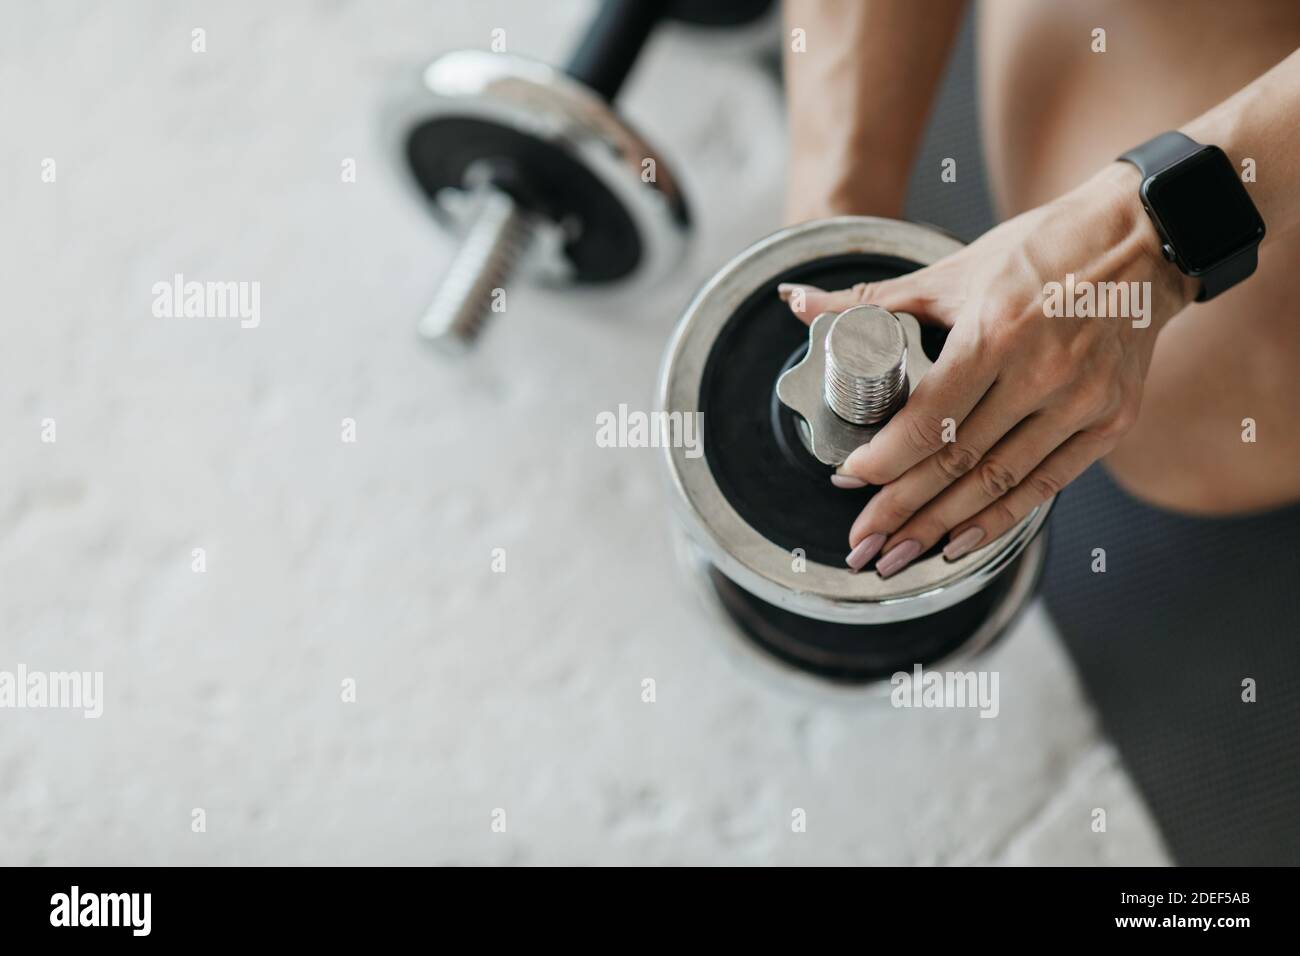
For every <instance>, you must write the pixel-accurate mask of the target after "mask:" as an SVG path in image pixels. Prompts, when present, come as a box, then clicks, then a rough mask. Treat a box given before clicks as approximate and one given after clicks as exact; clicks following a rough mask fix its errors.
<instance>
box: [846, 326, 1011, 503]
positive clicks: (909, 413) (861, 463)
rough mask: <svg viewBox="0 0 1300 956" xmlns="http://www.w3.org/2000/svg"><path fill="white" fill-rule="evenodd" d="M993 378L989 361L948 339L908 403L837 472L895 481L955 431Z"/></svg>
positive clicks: (868, 480)
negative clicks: (947, 342) (947, 343)
mask: <svg viewBox="0 0 1300 956" xmlns="http://www.w3.org/2000/svg"><path fill="white" fill-rule="evenodd" d="M956 334H957V333H954V335H956ZM954 346H957V347H954ZM996 378H997V369H996V367H995V366H994V364H993V363H992V362H991V361H989V360H987V359H986V358H981V357H980V355H979V352H978V351H977V350H976V349H973V348H962V347H960V346H959V344H958V343H957V342H954V341H952V340H951V339H950V340H949V345H948V346H947V347H945V348H944V350H943V352H942V353H941V354H940V355H939V361H937V362H936V363H935V364H934V367H933V368H931V369H930V371H929V372H927V373H926V375H925V377H924V378H923V379H921V381H920V383H919V384H918V385H917V387H916V391H914V392H913V393H912V394H911V395H910V396H909V397H908V399H907V403H906V404H905V405H904V406H903V407H902V408H901V409H899V411H898V412H897V413H896V414H895V415H894V417H893V418H891V419H890V420H889V422H888V423H887V424H886V425H885V427H884V428H882V429H881V430H880V431H879V432H878V433H877V434H876V437H874V438H872V439H871V441H869V442H868V443H867V444H865V445H862V446H859V447H858V448H857V449H855V450H854V451H853V453H852V454H850V455H849V457H848V458H847V459H846V460H845V462H844V464H843V465H841V466H840V468H839V471H840V473H841V474H848V475H852V476H853V477H855V478H857V479H859V480H861V481H864V482H866V483H867V484H871V485H884V484H887V483H889V482H891V481H894V480H895V479H897V478H898V477H899V476H900V475H902V474H903V473H904V472H906V471H907V470H908V469H909V468H911V467H912V466H914V465H916V464H917V463H918V462H921V461H924V460H925V459H926V458H929V457H930V456H931V455H933V454H934V453H935V452H937V451H938V450H939V449H941V448H943V446H944V445H945V444H947V442H948V441H949V440H951V439H952V438H953V437H954V435H955V434H956V433H957V430H958V429H959V428H960V427H961V425H962V423H963V422H964V421H966V418H967V416H969V415H970V413H971V410H972V409H974V408H975V406H976V404H978V403H979V401H980V399H982V398H983V397H984V395H985V393H986V392H988V391H989V389H990V387H991V386H992V385H993V382H994V380H995V379H996Z"/></svg>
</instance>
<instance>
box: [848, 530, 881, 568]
mask: <svg viewBox="0 0 1300 956" xmlns="http://www.w3.org/2000/svg"><path fill="white" fill-rule="evenodd" d="M884 543H885V536H884V535H883V534H879V533H877V534H869V535H867V536H866V537H865V538H863V539H862V540H861V541H859V542H858V546H857V547H856V548H854V549H853V550H852V551H850V552H849V556H848V557H847V558H845V559H844V563H845V564H847V565H848V566H849V567H850V568H852V569H853V570H854V571H861V570H862V569H863V568H865V567H866V566H867V562H868V561H870V560H871V559H872V558H874V557H875V556H876V552H877V551H879V550H880V546H881V545H882V544H884Z"/></svg>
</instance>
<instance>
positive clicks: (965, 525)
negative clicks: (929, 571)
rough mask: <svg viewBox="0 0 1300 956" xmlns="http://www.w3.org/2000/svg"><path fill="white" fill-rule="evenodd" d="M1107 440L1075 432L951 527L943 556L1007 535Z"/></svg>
mask: <svg viewBox="0 0 1300 956" xmlns="http://www.w3.org/2000/svg"><path fill="white" fill-rule="evenodd" d="M1106 449H1107V446H1106V443H1105V442H1104V441H1103V440H1102V439H1101V438H1099V437H1097V436H1096V435H1093V434H1090V433H1088V432H1078V433H1077V434H1075V435H1074V437H1072V438H1071V439H1069V440H1068V441H1067V442H1066V443H1065V444H1063V445H1061V446H1060V447H1059V448H1057V449H1056V450H1055V451H1054V452H1052V453H1051V454H1050V455H1048V456H1047V457H1046V458H1045V459H1043V461H1042V463H1041V464H1039V466H1038V467H1037V468H1035V469H1034V470H1033V471H1032V472H1030V473H1029V475H1028V477H1026V478H1025V480H1024V481H1022V482H1021V483H1020V484H1018V485H1017V486H1016V487H1015V488H1013V489H1012V490H1011V491H1010V492H1009V493H1008V494H1006V495H1003V496H1002V497H1001V498H1000V499H998V500H997V501H996V502H994V503H993V504H991V505H989V506H988V507H987V508H985V509H984V510H983V511H981V512H980V513H979V514H977V515H975V516H974V517H973V518H971V519H970V520H969V521H963V522H960V523H959V524H957V525H956V526H955V527H953V529H952V531H951V533H950V534H949V536H948V544H947V545H946V546H945V547H944V549H943V556H944V557H945V558H947V559H948V560H949V561H955V560H957V559H958V558H960V557H961V556H962V555H964V554H969V553H970V552H971V551H973V550H974V549H975V548H977V547H979V546H980V545H981V544H984V543H985V542H989V541H993V540H995V539H997V538H999V537H1001V536H1002V535H1004V534H1006V533H1007V532H1008V531H1010V530H1011V529H1012V528H1014V527H1015V526H1016V525H1017V524H1019V523H1020V522H1021V521H1023V520H1024V518H1025V515H1027V514H1029V512H1031V511H1033V510H1034V509H1035V508H1037V507H1038V506H1039V505H1041V504H1042V503H1043V502H1045V501H1047V500H1048V499H1049V498H1051V497H1052V496H1053V495H1056V494H1059V493H1060V491H1061V489H1062V488H1064V487H1065V486H1066V485H1068V484H1069V483H1070V482H1072V481H1074V479H1076V478H1078V477H1079V476H1080V475H1081V474H1083V472H1084V471H1085V470H1086V469H1087V467H1088V466H1089V465H1091V464H1092V463H1093V462H1094V461H1096V460H1097V459H1098V458H1100V457H1102V455H1104V454H1105V453H1106Z"/></svg>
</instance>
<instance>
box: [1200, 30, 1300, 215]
mask: <svg viewBox="0 0 1300 956" xmlns="http://www.w3.org/2000/svg"><path fill="white" fill-rule="evenodd" d="M1182 131H1183V132H1184V133H1186V134H1187V135H1188V136H1190V137H1192V138H1193V139H1195V140H1196V141H1197V142H1200V143H1213V144H1214V145H1216V146H1218V147H1219V148H1221V149H1222V150H1223V151H1224V152H1225V153H1227V154H1228V156H1229V157H1230V158H1231V159H1232V161H1233V163H1234V164H1235V165H1236V166H1237V170H1238V172H1239V173H1240V172H1241V171H1242V162H1243V161H1244V160H1246V159H1251V160H1254V169H1255V175H1254V181H1253V182H1252V181H1249V180H1247V181H1246V184H1245V185H1246V191H1247V192H1249V193H1250V198H1251V199H1252V200H1254V202H1255V206H1256V207H1257V208H1258V209H1259V212H1260V215H1261V216H1263V217H1264V224H1265V226H1266V227H1267V228H1268V234H1269V235H1271V236H1275V237H1276V236H1280V235H1282V234H1283V233H1285V232H1287V231H1289V230H1290V229H1293V228H1295V226H1296V225H1297V224H1298V223H1300V50H1297V51H1296V52H1295V53H1292V54H1291V55H1290V56H1289V57H1287V58H1286V59H1285V60H1283V61H1282V62H1281V63H1279V64H1278V65H1277V66H1275V67H1273V69H1271V70H1269V71H1268V72H1267V73H1265V74H1264V75H1263V76H1261V77H1259V78H1258V79H1256V80H1254V81H1253V82H1251V83H1250V84H1249V85H1247V86H1245V87H1244V88H1242V89H1241V90H1240V91H1239V92H1237V93H1236V94H1234V95H1233V96H1231V97H1229V98H1228V99H1226V100H1224V101H1223V102H1222V103H1220V104H1219V105H1218V106H1216V107H1214V108H1213V109H1211V110H1210V111H1209V112H1207V113H1204V114H1202V115H1201V116H1199V117H1197V118H1196V119H1194V120H1192V121H1191V122H1190V123H1187V124H1186V125H1184V126H1183V127H1182Z"/></svg>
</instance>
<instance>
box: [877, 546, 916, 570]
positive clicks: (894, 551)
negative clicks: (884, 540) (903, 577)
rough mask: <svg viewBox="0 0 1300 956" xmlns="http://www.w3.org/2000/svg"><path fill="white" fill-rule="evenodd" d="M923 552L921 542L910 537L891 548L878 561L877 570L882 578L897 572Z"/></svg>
mask: <svg viewBox="0 0 1300 956" xmlns="http://www.w3.org/2000/svg"><path fill="white" fill-rule="evenodd" d="M920 553H921V542H919V541H913V540H912V539H911V538H909V539H908V540H906V541H903V542H901V543H899V544H896V545H894V546H893V547H892V548H890V549H889V553H888V554H886V555H885V556H884V557H883V558H881V559H880V560H879V561H877V562H876V571H877V572H879V574H880V576H881V577H882V578H887V577H889V576H890V575H891V574H897V573H898V572H899V571H901V570H903V568H905V567H907V566H908V565H909V564H911V563H912V561H914V560H915V559H916V556H917V555H918V554H920Z"/></svg>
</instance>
